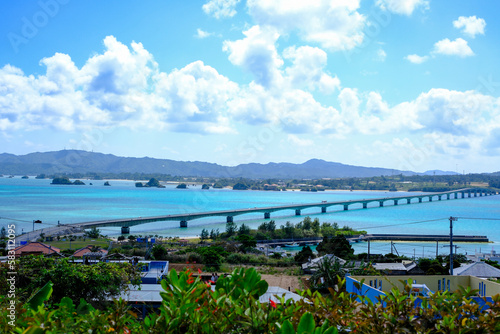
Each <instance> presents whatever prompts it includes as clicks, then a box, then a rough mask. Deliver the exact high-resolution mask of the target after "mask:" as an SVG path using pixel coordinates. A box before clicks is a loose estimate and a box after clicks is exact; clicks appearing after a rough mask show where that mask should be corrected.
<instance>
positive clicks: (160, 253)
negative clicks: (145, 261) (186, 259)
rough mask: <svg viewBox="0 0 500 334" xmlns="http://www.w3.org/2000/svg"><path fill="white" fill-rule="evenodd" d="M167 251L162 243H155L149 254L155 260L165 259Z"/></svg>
mask: <svg viewBox="0 0 500 334" xmlns="http://www.w3.org/2000/svg"><path fill="white" fill-rule="evenodd" d="M167 254H168V252H167V250H166V249H165V247H163V245H160V244H156V245H154V246H153V248H152V249H151V255H152V256H153V258H154V259H155V260H165V259H166V256H167Z"/></svg>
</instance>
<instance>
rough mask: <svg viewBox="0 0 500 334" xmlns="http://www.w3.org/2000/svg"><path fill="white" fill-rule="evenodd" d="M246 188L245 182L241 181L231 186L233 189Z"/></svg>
mask: <svg viewBox="0 0 500 334" xmlns="http://www.w3.org/2000/svg"><path fill="white" fill-rule="evenodd" d="M247 189H248V186H247V185H246V184H243V183H236V184H235V185H234V186H233V190H247Z"/></svg>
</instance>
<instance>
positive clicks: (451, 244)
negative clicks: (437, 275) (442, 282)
mask: <svg viewBox="0 0 500 334" xmlns="http://www.w3.org/2000/svg"><path fill="white" fill-rule="evenodd" d="M457 220H458V218H457V217H450V275H452V276H453V222H454V221H457Z"/></svg>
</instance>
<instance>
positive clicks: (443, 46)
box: [433, 38, 474, 58]
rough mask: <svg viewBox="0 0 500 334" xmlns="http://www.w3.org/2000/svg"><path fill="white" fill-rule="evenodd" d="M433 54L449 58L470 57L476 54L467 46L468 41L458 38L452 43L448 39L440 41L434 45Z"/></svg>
mask: <svg viewBox="0 0 500 334" xmlns="http://www.w3.org/2000/svg"><path fill="white" fill-rule="evenodd" d="M433 53H435V54H442V55H447V56H459V57H462V58H463V57H470V56H473V55H474V52H473V51H472V49H471V48H470V47H469V45H468V44H467V41H466V40H464V39H462V38H457V39H455V40H454V41H450V40H449V39H448V38H445V39H443V40H440V41H439V42H436V44H434V50H433Z"/></svg>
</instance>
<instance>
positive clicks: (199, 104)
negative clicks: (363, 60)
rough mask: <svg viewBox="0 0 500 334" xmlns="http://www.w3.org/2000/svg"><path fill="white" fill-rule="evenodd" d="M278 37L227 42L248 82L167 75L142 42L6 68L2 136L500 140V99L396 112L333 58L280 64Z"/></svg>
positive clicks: (291, 57) (288, 54)
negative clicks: (334, 66)
mask: <svg viewBox="0 0 500 334" xmlns="http://www.w3.org/2000/svg"><path fill="white" fill-rule="evenodd" d="M276 39H277V33H276V32H273V31H272V30H265V31H263V30H261V29H260V28H259V27H254V28H252V29H250V30H249V31H248V32H247V33H246V37H245V38H244V39H242V40H239V41H236V42H227V44H226V47H227V51H228V52H229V57H230V59H231V61H232V62H233V63H235V64H237V65H239V66H242V67H244V68H247V69H248V70H250V71H252V73H255V74H256V79H255V81H252V82H250V83H249V84H247V85H238V84H236V83H235V82H232V81H231V80H229V79H228V78H227V77H225V76H223V75H221V74H219V73H218V72H217V71H216V70H215V69H214V68H212V67H210V66H207V65H205V64H204V63H203V62H201V61H195V62H193V63H190V64H188V65H186V66H184V67H183V68H180V69H175V70H172V71H170V72H160V71H159V69H158V66H157V64H156V63H155V61H154V59H153V56H152V55H151V54H150V53H149V52H148V51H147V50H145V49H144V48H143V46H142V45H141V44H140V43H132V44H131V45H130V46H126V45H124V44H122V43H120V42H118V41H117V40H116V39H115V38H113V37H107V38H106V39H105V41H104V46H105V50H104V52H102V53H99V54H95V55H94V56H92V57H91V58H90V59H88V60H87V61H86V62H85V63H84V65H83V66H82V67H81V68H78V67H77V66H76V65H75V64H74V62H73V61H72V60H71V58H70V57H69V56H68V55H64V54H55V55H54V56H52V57H49V58H44V59H43V60H42V61H41V64H42V65H43V66H45V68H46V73H45V74H41V75H38V76H34V75H26V74H24V73H23V72H22V71H21V70H20V69H18V68H16V67H13V66H10V65H6V66H4V67H3V68H1V69H0V131H1V133H2V135H4V136H5V135H6V134H7V133H13V132H15V131H18V130H27V131H28V130H33V129H38V128H51V129H56V130H62V131H79V130H81V129H87V128H91V127H92V128H99V127H106V128H112V127H122V128H133V129H140V130H141V131H144V130H147V129H163V130H166V131H178V132H193V133H230V132H233V133H234V132H236V131H237V125H238V124H243V125H250V126H259V127H262V126H269V127H275V128H277V129H279V131H283V132H284V133H286V134H287V135H288V134H290V135H295V136H291V137H288V139H289V140H290V141H293V140H295V141H296V142H299V141H302V143H303V144H307V143H308V142H307V140H305V139H303V138H304V137H299V136H297V134H301V133H302V134H313V133H314V134H321V135H333V136H335V137H343V136H346V135H347V134H372V135H379V134H389V133H390V134H398V133H400V134H401V133H404V134H408V133H409V134H412V135H413V136H420V137H421V138H423V137H424V136H425V135H426V134H433V136H434V137H432V138H438V137H439V138H440V140H441V141H442V142H446V143H449V144H447V145H446V146H445V145H444V144H443V145H441V146H440V147H442V151H443V152H454V153H453V154H455V153H456V154H458V153H459V152H463V151H466V150H469V149H472V148H477V147H480V146H475V145H476V144H474V145H472V144H471V145H470V146H469V148H468V147H466V146H464V143H463V142H462V139H461V138H463V137H468V138H470V140H471V142H473V143H480V142H481V141H484V142H487V143H489V144H488V145H489V146H491V147H493V148H494V146H495V145H496V143H497V142H498V141H497V137H498V136H496V135H495V132H496V131H498V124H500V99H498V98H494V97H492V96H488V95H483V94H481V93H478V92H475V91H466V92H459V91H452V90H447V89H431V90H429V91H428V92H424V93H422V94H420V95H419V96H418V97H416V98H415V99H414V100H411V101H403V102H401V103H399V104H396V105H392V106H391V105H389V104H388V103H387V102H386V101H385V100H384V98H383V97H382V95H381V94H380V93H378V92H361V91H359V90H357V89H354V88H350V87H344V88H341V87H340V80H338V78H337V77H334V76H331V75H330V74H328V73H326V72H325V67H326V64H327V55H326V53H325V52H324V51H323V50H321V49H319V48H315V47H290V48H287V49H285V51H284V52H283V59H284V60H285V61H283V59H281V57H280V55H279V54H278V52H277V50H276V48H275V46H274V43H275V42H276ZM258 56H261V58H259V57H258ZM258 60H263V61H262V62H260V63H259V62H258ZM254 62H257V63H258V65H259V66H260V67H259V66H256V65H255V67H254ZM286 65H288V66H286ZM263 78H264V79H265V80H264V79H263ZM316 90H319V91H321V92H324V93H329V94H331V93H333V92H337V91H338V96H337V98H336V99H335V97H334V96H330V97H329V100H330V101H331V100H334V101H333V102H332V104H334V105H335V106H334V105H329V104H322V103H320V102H319V101H318V100H317V99H316V97H315V96H314V95H313V92H315V91H316ZM336 106H338V107H336ZM429 138H431V137H429ZM453 140H456V143H458V144H453V143H452V142H451V141H453ZM453 145H454V146H453ZM477 145H479V144H477Z"/></svg>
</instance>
